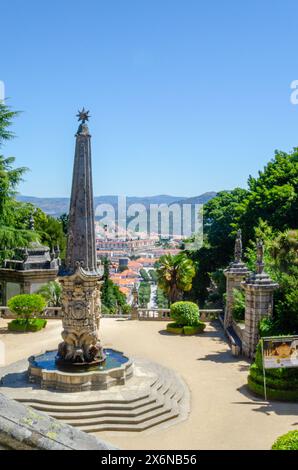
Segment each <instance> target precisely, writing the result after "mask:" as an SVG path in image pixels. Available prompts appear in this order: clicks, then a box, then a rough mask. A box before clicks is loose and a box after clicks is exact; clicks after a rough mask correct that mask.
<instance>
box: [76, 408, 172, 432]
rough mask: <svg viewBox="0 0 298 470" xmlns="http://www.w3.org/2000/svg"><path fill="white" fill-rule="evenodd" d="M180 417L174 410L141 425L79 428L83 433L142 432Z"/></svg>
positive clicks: (96, 425) (85, 426)
mask: <svg viewBox="0 0 298 470" xmlns="http://www.w3.org/2000/svg"><path fill="white" fill-rule="evenodd" d="M178 416H179V410H178V409H176V408H173V409H172V410H171V411H170V412H169V413H167V414H164V415H161V416H157V417H156V416H155V417H153V418H152V419H149V420H148V421H145V422H143V423H139V424H127V423H126V424H122V423H117V424H116V423H105V424H102V423H101V424H93V425H92V424H91V425H82V426H80V427H79V428H80V429H81V431H85V432H91V433H92V432H101V431H126V432H128V431H130V432H142V431H146V430H147V429H150V428H153V427H155V426H159V425H161V424H163V423H166V422H168V421H171V420H174V419H175V418H177V417H178Z"/></svg>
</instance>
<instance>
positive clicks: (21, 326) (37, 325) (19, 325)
mask: <svg viewBox="0 0 298 470" xmlns="http://www.w3.org/2000/svg"><path fill="white" fill-rule="evenodd" d="M46 324H47V321H46V320H44V319H43V318H31V319H29V320H25V319H23V318H17V319H15V320H12V321H11V322H9V323H8V325H7V326H8V330H9V331H20V332H25V331H31V332H35V331H40V330H42V329H43V328H45V327H46Z"/></svg>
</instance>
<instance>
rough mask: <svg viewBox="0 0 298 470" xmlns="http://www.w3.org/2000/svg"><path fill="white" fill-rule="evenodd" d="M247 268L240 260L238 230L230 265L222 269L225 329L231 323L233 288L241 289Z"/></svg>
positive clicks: (240, 244) (240, 240)
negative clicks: (224, 281)
mask: <svg viewBox="0 0 298 470" xmlns="http://www.w3.org/2000/svg"><path fill="white" fill-rule="evenodd" d="M248 274H249V270H248V269H247V267H246V266H245V264H244V263H243V262H242V239H241V230H238V233H237V238H236V241H235V250H234V261H233V262H232V263H231V264H230V266H229V267H228V268H227V269H226V270H225V271H224V275H225V276H226V279H227V287H226V293H227V299H226V308H225V317H224V328H225V329H227V328H228V327H229V326H230V325H231V323H232V318H233V317H232V310H233V303H234V295H233V290H234V289H241V284H242V282H243V281H244V280H245V278H246V277H247V276H248Z"/></svg>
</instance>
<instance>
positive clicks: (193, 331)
mask: <svg viewBox="0 0 298 470" xmlns="http://www.w3.org/2000/svg"><path fill="white" fill-rule="evenodd" d="M205 328H206V324H205V323H204V322H202V321H199V322H198V323H197V325H196V326H184V327H183V333H184V334H185V335H189V336H190V335H197V334H199V333H203V331H204V330H205Z"/></svg>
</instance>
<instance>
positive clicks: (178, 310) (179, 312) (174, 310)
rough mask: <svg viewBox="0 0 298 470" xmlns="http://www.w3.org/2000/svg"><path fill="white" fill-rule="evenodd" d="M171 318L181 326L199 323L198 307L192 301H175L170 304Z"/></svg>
mask: <svg viewBox="0 0 298 470" xmlns="http://www.w3.org/2000/svg"><path fill="white" fill-rule="evenodd" d="M171 318H172V319H173V320H174V321H175V322H176V323H177V324H178V325H181V326H196V325H198V324H199V321H200V315H199V307H198V306H197V304H195V303H194V302H183V301H182V302H175V303H173V304H172V305H171Z"/></svg>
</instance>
